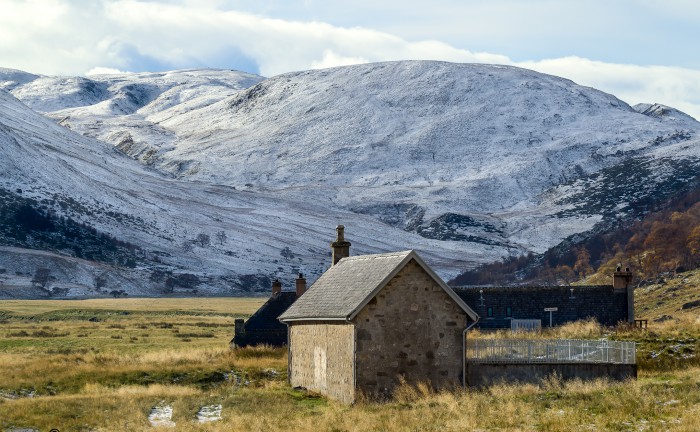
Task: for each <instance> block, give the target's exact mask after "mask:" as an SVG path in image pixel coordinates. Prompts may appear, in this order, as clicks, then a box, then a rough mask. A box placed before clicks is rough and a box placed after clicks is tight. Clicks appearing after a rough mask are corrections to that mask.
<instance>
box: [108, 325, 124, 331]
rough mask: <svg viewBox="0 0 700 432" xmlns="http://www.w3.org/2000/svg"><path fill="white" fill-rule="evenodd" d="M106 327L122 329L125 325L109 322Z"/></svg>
mask: <svg viewBox="0 0 700 432" xmlns="http://www.w3.org/2000/svg"><path fill="white" fill-rule="evenodd" d="M107 328H111V329H119V330H124V329H125V328H126V327H124V326H123V325H121V324H110V325H108V326H107Z"/></svg>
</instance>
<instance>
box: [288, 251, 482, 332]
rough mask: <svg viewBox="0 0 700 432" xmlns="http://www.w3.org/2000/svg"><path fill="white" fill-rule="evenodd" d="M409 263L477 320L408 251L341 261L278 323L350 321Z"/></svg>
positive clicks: (412, 252)
mask: <svg viewBox="0 0 700 432" xmlns="http://www.w3.org/2000/svg"><path fill="white" fill-rule="evenodd" d="M411 260H415V261H416V262H417V263H418V264H419V265H420V266H421V267H423V269H424V270H425V271H426V272H427V273H428V274H429V275H430V276H431V277H432V278H433V279H434V280H435V281H436V282H437V283H438V285H440V286H441V287H442V288H443V289H444V290H445V292H447V294H448V295H449V296H450V297H451V298H452V299H453V300H454V301H455V302H456V303H457V304H458V305H459V306H460V307H461V308H462V309H463V310H464V311H465V312H466V313H467V314H468V315H469V316H470V317H471V319H472V320H474V321H476V320H477V319H478V316H477V315H476V313H474V311H473V310H471V309H470V308H469V306H467V305H466V303H464V301H462V299H460V298H459V297H458V296H457V295H456V294H455V293H454V291H452V289H451V288H449V287H448V286H447V285H446V284H445V282H443V281H442V279H440V277H439V276H437V275H436V274H435V272H433V271H432V269H430V267H428V265H427V264H426V263H425V262H424V261H423V260H422V259H421V258H420V257H419V256H418V254H417V253H416V252H415V251H412V250H408V251H402V252H392V253H384V254H377V255H360V256H354V257H347V258H343V259H341V260H340V261H339V262H338V263H337V264H336V265H334V266H332V267H331V268H330V269H328V270H327V271H326V272H325V273H324V274H323V275H321V277H320V278H319V279H318V280H317V281H316V283H314V284H313V285H312V286H311V288H309V289H308V291H306V293H304V295H302V296H301V297H300V298H299V299H298V300H297V301H296V302H295V303H294V304H293V305H292V306H290V308H289V309H287V311H286V312H285V313H283V314H282V315H281V316H280V321H283V322H287V321H301V320H343V321H346V320H351V319H353V318H354V317H355V315H357V313H359V312H360V310H362V308H363V307H364V306H365V305H366V304H367V302H369V301H370V300H371V299H372V298H373V297H374V296H375V295H376V294H377V293H378V292H379V290H381V289H382V288H384V286H385V285H386V284H387V283H388V282H389V281H390V280H391V279H392V278H393V277H394V276H396V274H397V273H398V272H399V271H400V270H401V269H402V268H403V267H404V266H405V265H406V264H408V263H409V262H410V261H411Z"/></svg>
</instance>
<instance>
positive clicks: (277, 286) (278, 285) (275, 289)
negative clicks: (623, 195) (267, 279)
mask: <svg viewBox="0 0 700 432" xmlns="http://www.w3.org/2000/svg"><path fill="white" fill-rule="evenodd" d="M281 292H282V282H280V280H279V279H275V281H274V282H272V295H273V296H274V295H275V294H279V293H281Z"/></svg>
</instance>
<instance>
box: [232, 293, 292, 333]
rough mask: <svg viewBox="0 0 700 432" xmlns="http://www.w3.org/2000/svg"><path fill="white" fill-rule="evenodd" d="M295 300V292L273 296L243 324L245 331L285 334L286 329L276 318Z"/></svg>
mask: <svg viewBox="0 0 700 432" xmlns="http://www.w3.org/2000/svg"><path fill="white" fill-rule="evenodd" d="M296 299H297V293H296V292H295V291H282V292H280V293H277V294H273V295H272V296H271V297H270V298H269V299H268V300H267V301H266V302H265V304H263V305H262V306H260V309H258V310H257V311H256V312H255V313H254V314H253V315H251V316H250V318H248V320H247V321H246V323H245V329H246V331H255V330H281V331H284V332H286V331H287V327H286V326H285V325H284V324H282V323H280V322H279V321H278V320H277V318H278V317H279V316H280V315H281V314H282V313H283V312H284V311H286V310H287V309H288V308H289V306H291V305H292V304H293V303H294V301H295V300H296Z"/></svg>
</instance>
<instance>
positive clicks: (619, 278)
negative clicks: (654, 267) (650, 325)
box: [613, 265, 634, 323]
mask: <svg viewBox="0 0 700 432" xmlns="http://www.w3.org/2000/svg"><path fill="white" fill-rule="evenodd" d="M632 278H633V275H632V272H631V271H630V269H629V267H626V268H625V270H624V271H622V266H621V265H618V266H617V268H616V269H615V273H613V291H615V292H624V293H626V294H627V322H630V323H633V322H634V286H633V285H632Z"/></svg>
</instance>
